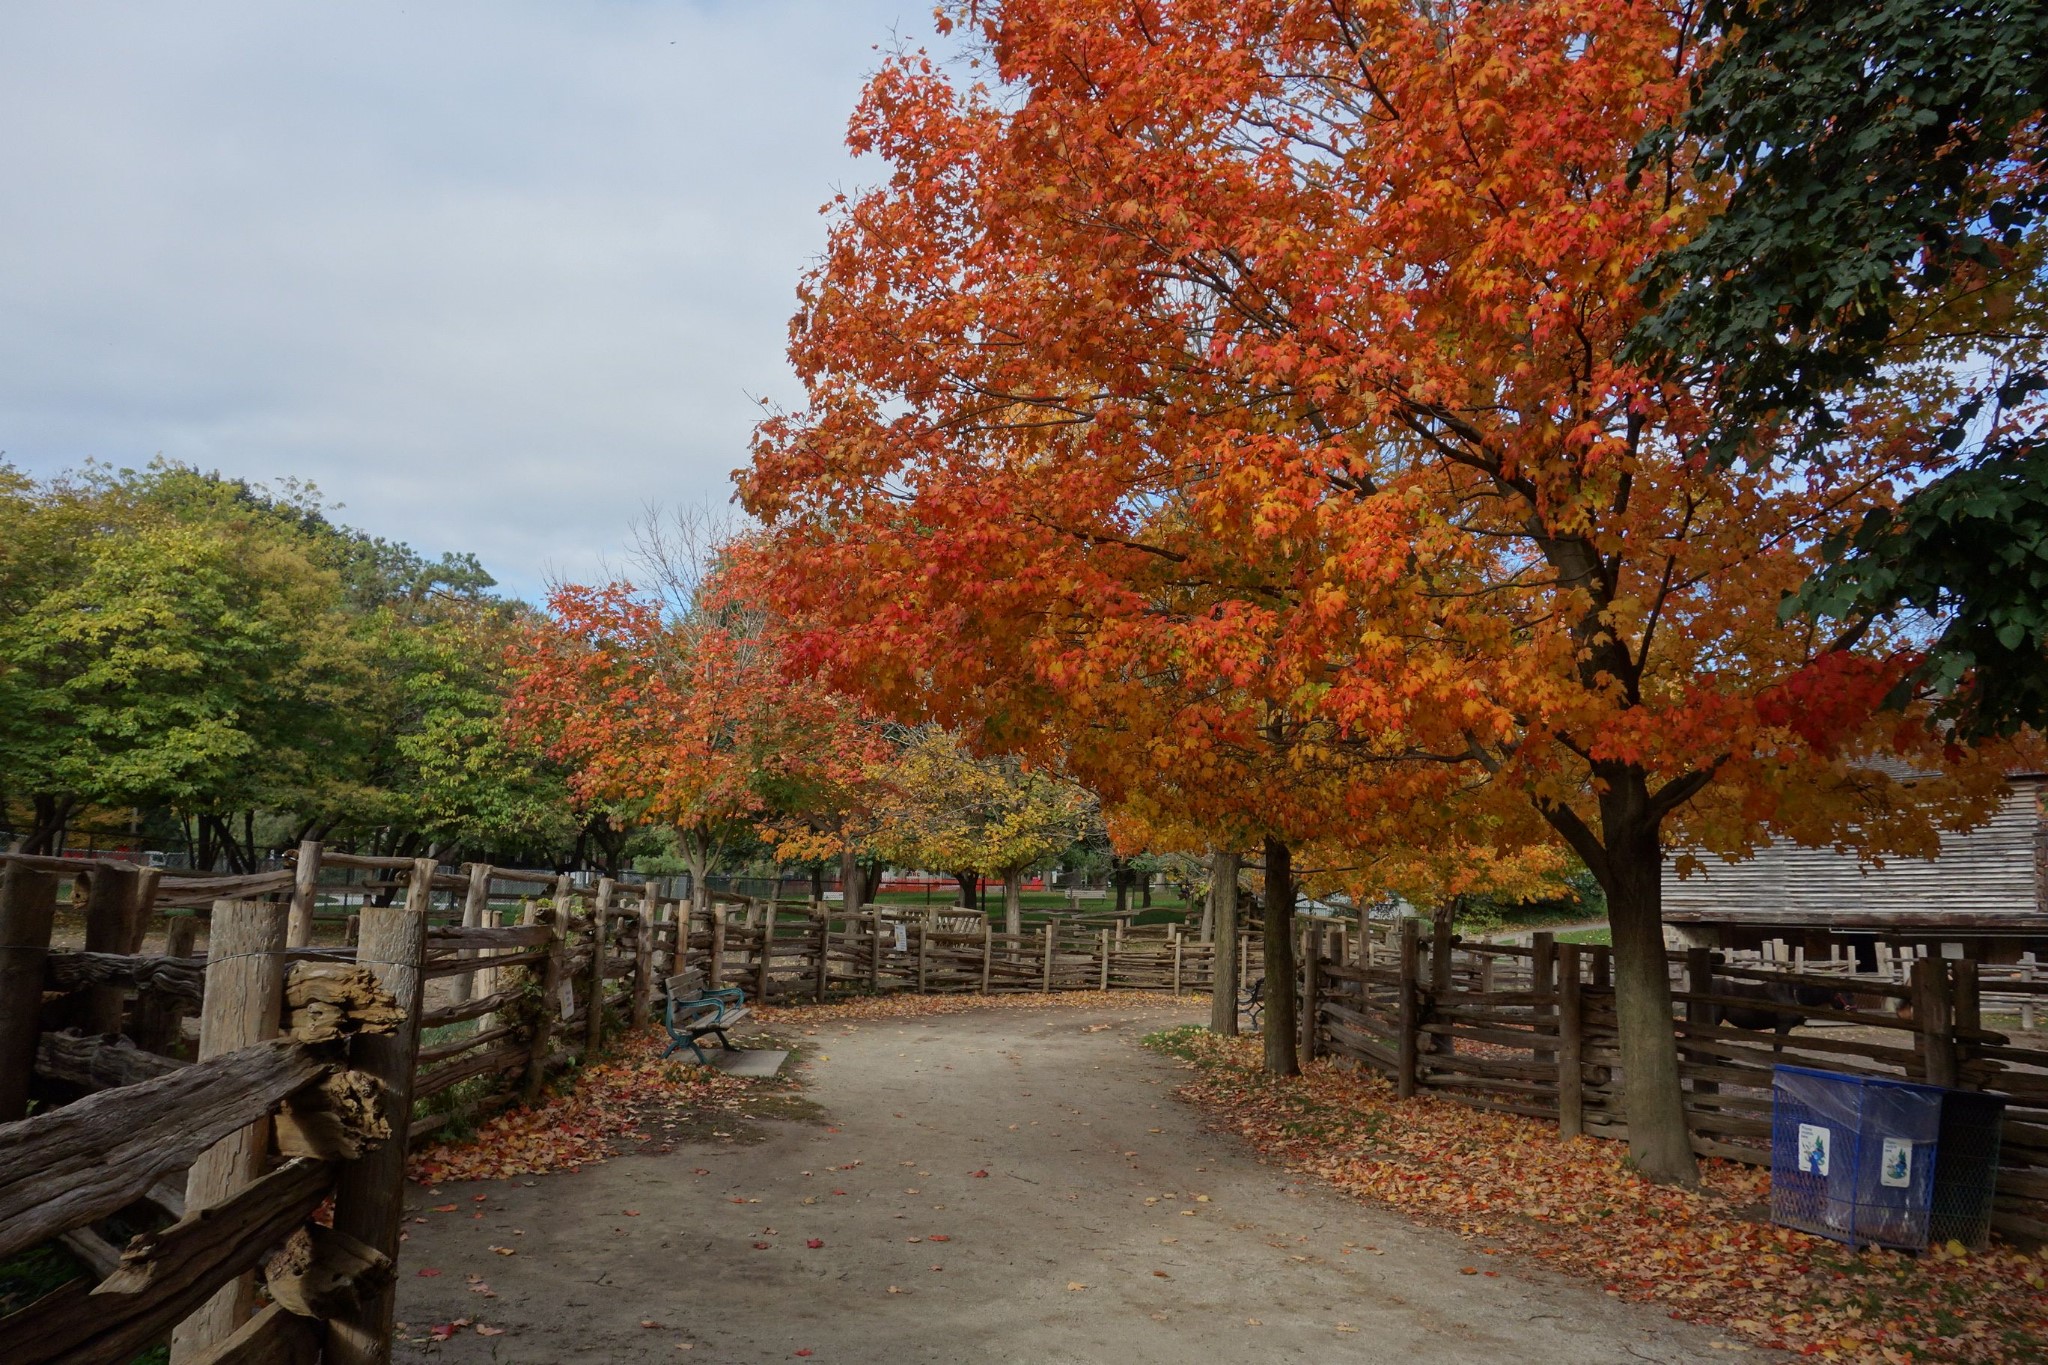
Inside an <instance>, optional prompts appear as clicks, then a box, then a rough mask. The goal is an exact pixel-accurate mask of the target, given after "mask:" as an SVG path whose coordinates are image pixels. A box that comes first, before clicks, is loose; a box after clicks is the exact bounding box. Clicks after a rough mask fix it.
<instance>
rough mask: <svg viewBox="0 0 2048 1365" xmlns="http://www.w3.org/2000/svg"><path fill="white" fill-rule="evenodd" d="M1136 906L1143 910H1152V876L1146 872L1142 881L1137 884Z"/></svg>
mask: <svg viewBox="0 0 2048 1365" xmlns="http://www.w3.org/2000/svg"><path fill="white" fill-rule="evenodd" d="M1138 906H1139V908H1140V909H1144V910H1150V909H1151V908H1152V874H1151V873H1150V872H1147V873H1146V874H1145V876H1144V878H1143V880H1141V881H1140V882H1139V883H1138Z"/></svg>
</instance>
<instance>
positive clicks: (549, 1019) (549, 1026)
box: [524, 877, 569, 1104]
mask: <svg viewBox="0 0 2048 1365" xmlns="http://www.w3.org/2000/svg"><path fill="white" fill-rule="evenodd" d="M568 881H569V879H568V878H567V877H563V878H561V879H560V880H559V881H558V882H557V883H556V896H555V904H554V908H552V909H550V910H549V911H547V912H546V913H547V917H548V920H549V923H548V941H547V942H546V943H545V944H542V945H541V947H542V948H543V949H545V950H546V952H547V960H546V961H544V962H543V963H541V966H540V971H539V973H538V975H539V977H540V998H539V999H538V1000H536V1001H534V1002H533V1013H532V1020H533V1036H532V1037H531V1038H529V1039H528V1040H527V1044H526V1086H525V1090H524V1096H525V1099H526V1102H527V1103H528V1104H536V1103H538V1102H539V1100H540V1092H541V1087H542V1086H544V1085H546V1084H547V1079H548V1058H549V1057H550V1056H551V1055H553V1053H554V1050H555V1021H556V1020H557V1018H560V1019H564V1020H566V1019H567V1018H568V1015H569V1012H568V1011H567V1010H564V1009H563V1008H562V1007H561V1003H560V1002H561V995H562V959H563V956H564V955H565V954H566V952H567V951H568V937H569V936H568V919H569V911H568V893H567V890H566V887H567V885H568ZM542 913H543V912H542V910H541V907H540V902H539V901H537V900H529V901H527V902H526V914H525V916H524V919H525V922H526V923H527V924H539V923H540V922H541V915H542Z"/></svg>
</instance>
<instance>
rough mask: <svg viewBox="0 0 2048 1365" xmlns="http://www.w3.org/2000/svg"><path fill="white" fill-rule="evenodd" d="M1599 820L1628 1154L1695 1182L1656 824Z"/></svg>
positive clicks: (1605, 804) (1658, 1174) (1653, 1175)
mask: <svg viewBox="0 0 2048 1365" xmlns="http://www.w3.org/2000/svg"><path fill="white" fill-rule="evenodd" d="M1639 791H1640V788H1639ZM1614 796H1615V793H1614V792H1613V791H1612V790H1610V791H1609V792H1608V793H1607V794H1606V795H1605V796H1603V797H1602V799H1601V803H1600V804H1601V807H1602V814H1603V817H1604V816H1605V815H1606V812H1607V809H1608V808H1609V807H1610V806H1612V805H1615V804H1617V803H1616V802H1615V801H1614V799H1613V798H1614ZM1622 804H1632V803H1622ZM1602 824H1603V825H1604V826H1605V827H1606V828H1605V834H1606V844H1607V873H1608V875H1607V876H1606V877H1605V878H1602V884H1603V885H1604V886H1605V888H1606V891H1607V922H1608V924H1609V925H1610V926H1611V927H1612V930H1613V934H1614V1004H1615V1011H1616V1013H1617V1015H1618V1016H1619V1021H1620V1028H1621V1066H1622V1078H1623V1085H1624V1089H1625V1091H1626V1095H1625V1104H1626V1109H1627V1113H1628V1146H1629V1159H1630V1160H1631V1161H1633V1162H1634V1164H1635V1167H1636V1169H1637V1170H1638V1171H1639V1172H1641V1173H1642V1174H1643V1175H1645V1176H1647V1177H1648V1178H1650V1179H1651V1180H1657V1181H1663V1182H1665V1183H1669V1184H1678V1185H1685V1186H1693V1185H1697V1184H1698V1183H1699V1178H1700V1168H1699V1162H1698V1160H1697V1159H1696V1158H1695V1157H1694V1156H1693V1151H1692V1137H1691V1135H1690V1134H1689V1133H1688V1132H1687V1130H1686V1125H1685V1097H1684V1094H1683V1092H1682V1090H1681V1088H1680V1085H1679V1079H1678V1045H1677V1039H1676V1037H1675V1035H1674V1034H1673V1032H1672V1026H1671V975H1670V971H1669V969H1668V968H1667V966H1666V962H1665V957H1664V903H1663V885H1662V878H1663V854H1662V850H1661V849H1660V848H1659V847H1658V839H1657V828H1656V825H1655V823H1654V822H1652V821H1648V820H1642V819H1638V820H1636V821H1635V822H1634V824H1633V826H1632V827H1631V826H1630V825H1628V824H1624V823H1622V822H1621V821H1618V820H1616V819H1613V818H1603V820H1602ZM1618 824H1619V825H1621V829H1620V830H1618V829H1617V825H1618ZM1622 831H1625V833H1624V832H1622Z"/></svg>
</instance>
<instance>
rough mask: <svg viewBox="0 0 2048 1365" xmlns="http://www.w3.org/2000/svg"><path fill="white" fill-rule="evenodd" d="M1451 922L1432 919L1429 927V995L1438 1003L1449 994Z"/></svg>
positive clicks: (1447, 997)
mask: <svg viewBox="0 0 2048 1365" xmlns="http://www.w3.org/2000/svg"><path fill="white" fill-rule="evenodd" d="M1451 938H1452V934H1451V922H1450V921H1449V920H1448V919H1434V920H1432V921H1430V926H1429V993H1430V994H1431V995H1433V996H1435V997H1436V998H1437V999H1438V1000H1439V1001H1444V1000H1448V999H1449V998H1450V994H1451V965H1452V964H1451Z"/></svg>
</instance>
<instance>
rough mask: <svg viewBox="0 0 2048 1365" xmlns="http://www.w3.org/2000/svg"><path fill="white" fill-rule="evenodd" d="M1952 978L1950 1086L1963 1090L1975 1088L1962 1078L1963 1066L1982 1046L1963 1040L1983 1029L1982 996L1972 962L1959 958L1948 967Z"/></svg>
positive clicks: (1973, 962) (1969, 959) (1976, 1041)
mask: <svg viewBox="0 0 2048 1365" xmlns="http://www.w3.org/2000/svg"><path fill="white" fill-rule="evenodd" d="M1949 970H1950V971H1951V972H1952V973H1953V974H1954V975H1953V982H1954V984H1953V987H1952V992H1951V1009H1950V1015H1949V1018H1950V1022H1951V1025H1952V1027H1951V1030H1950V1037H1951V1038H1953V1039H1954V1043H1953V1046H1954V1049H1955V1059H1956V1060H1955V1068H1956V1078H1955V1079H1954V1080H1953V1081H1951V1082H1949V1084H1950V1085H1953V1086H1957V1087H1959V1088H1961V1089H1965V1090H1974V1089H1976V1088H1977V1087H1976V1086H1974V1085H1970V1084H1968V1083H1967V1078H1966V1077H1965V1076H1964V1075H1963V1063H1964V1062H1965V1061H1967V1060H1968V1059H1969V1058H1971V1057H1973V1056H1975V1055H1976V1054H1977V1049H1978V1048H1979V1046H1981V1044H1980V1043H1979V1042H1978V1040H1977V1039H1975V1038H1965V1037H1964V1036H1963V1035H1964V1034H1966V1033H1971V1034H1974V1033H1977V1032H1980V1031H1981V1030H1982V1029H1983V1027H1984V1004H1983V995H1982V991H1981V987H1980V983H1979V979H1978V971H1977V963H1976V960H1975V959H1974V958H1960V959H1957V960H1956V961H1953V962H1951V963H1949Z"/></svg>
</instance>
